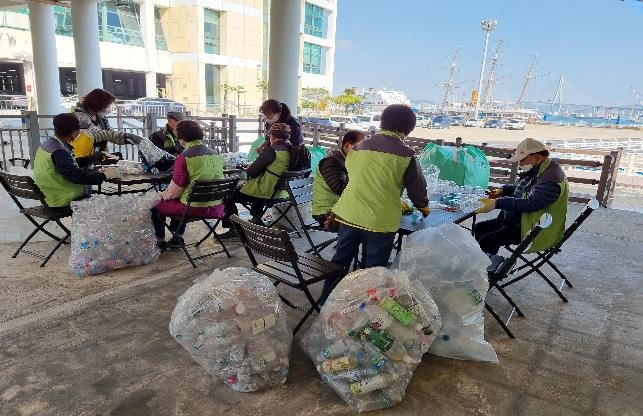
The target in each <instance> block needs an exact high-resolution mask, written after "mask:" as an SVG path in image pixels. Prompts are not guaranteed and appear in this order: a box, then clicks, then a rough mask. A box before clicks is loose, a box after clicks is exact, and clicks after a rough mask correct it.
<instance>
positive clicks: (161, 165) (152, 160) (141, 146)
mask: <svg viewBox="0 0 643 416" xmlns="http://www.w3.org/2000/svg"><path fill="white" fill-rule="evenodd" d="M138 151H139V152H140V154H141V156H142V159H143V161H144V163H145V164H146V165H147V166H148V169H150V170H151V169H152V168H156V169H158V170H160V171H166V170H168V169H171V168H172V167H173V166H174V160H175V159H176V158H175V157H174V156H172V155H171V154H169V153H168V152H166V151H165V150H163V149H159V148H158V147H156V145H155V144H154V143H152V141H150V140H149V139H146V138H144V137H141V141H140V142H139V143H138Z"/></svg>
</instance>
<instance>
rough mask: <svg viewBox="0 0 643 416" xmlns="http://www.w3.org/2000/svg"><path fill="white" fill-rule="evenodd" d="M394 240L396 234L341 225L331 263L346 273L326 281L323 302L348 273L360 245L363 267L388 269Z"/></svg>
mask: <svg viewBox="0 0 643 416" xmlns="http://www.w3.org/2000/svg"><path fill="white" fill-rule="evenodd" d="M394 240H395V233H376V232H373V231H365V230H360V229H359V228H354V227H350V226H348V225H344V224H339V230H338V231H337V249H336V251H335V255H334V256H333V258H332V260H331V261H332V262H333V263H336V264H339V265H340V266H342V267H343V269H344V272H343V274H342V275H341V276H340V277H338V278H335V279H326V280H325V281H324V288H323V290H322V297H323V300H324V301H325V300H326V297H328V294H329V293H330V291H331V290H332V288H333V286H334V285H335V283H338V282H339V281H340V280H341V279H342V278H343V277H344V276H345V275H346V273H348V269H349V268H350V265H351V262H352V261H353V259H354V258H355V256H356V255H357V253H358V251H359V246H360V245H362V251H363V256H362V261H363V264H362V266H363V267H365V268H369V267H378V266H383V267H387V266H388V260H389V257H391V252H392V251H393V241H394ZM364 253H365V254H364Z"/></svg>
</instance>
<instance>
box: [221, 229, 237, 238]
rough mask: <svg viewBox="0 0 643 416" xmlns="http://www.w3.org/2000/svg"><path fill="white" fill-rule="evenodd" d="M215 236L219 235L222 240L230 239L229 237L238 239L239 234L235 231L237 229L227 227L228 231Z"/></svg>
mask: <svg viewBox="0 0 643 416" xmlns="http://www.w3.org/2000/svg"><path fill="white" fill-rule="evenodd" d="M217 237H219V238H220V239H222V240H231V239H238V238H239V234H238V233H237V230H235V229H234V228H228V231H226V232H224V233H221V234H217Z"/></svg>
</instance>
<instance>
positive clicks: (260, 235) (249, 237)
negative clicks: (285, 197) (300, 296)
mask: <svg viewBox="0 0 643 416" xmlns="http://www.w3.org/2000/svg"><path fill="white" fill-rule="evenodd" d="M230 219H231V220H232V221H233V222H234V224H235V226H236V227H237V230H238V232H239V236H240V238H241V242H242V243H243V246H244V248H245V249H246V252H247V253H248V257H249V258H250V261H251V262H252V266H253V270H254V271H256V272H258V273H261V274H263V275H264V276H267V277H269V278H270V279H272V280H273V284H274V285H275V286H277V285H279V284H280V283H283V284H285V285H287V286H290V287H292V288H294V289H297V290H300V291H302V292H304V295H306V298H307V299H308V302H309V303H310V306H309V307H307V308H304V307H301V306H297V305H296V304H294V303H293V302H291V301H290V300H288V299H287V298H285V297H284V296H283V295H281V294H279V297H280V298H281V300H282V301H283V302H284V303H285V304H286V305H288V306H289V307H290V308H293V309H299V310H301V311H304V312H305V313H304V316H303V318H301V320H300V321H299V323H297V326H295V329H293V334H296V333H297V331H298V330H299V328H301V326H302V325H303V324H304V322H306V319H308V317H309V316H310V315H311V314H312V313H313V312H314V311H317V312H319V311H320V306H319V299H315V298H313V295H312V294H311V293H310V290H309V286H311V285H313V284H315V283H318V282H321V281H323V280H325V279H328V278H331V279H336V278H338V277H339V276H340V275H341V273H342V268H341V266H339V265H337V264H334V263H331V262H329V261H326V260H324V259H323V258H321V257H319V256H316V255H309V254H302V255H299V254H297V252H296V251H295V247H294V246H293V244H292V242H291V241H290V237H289V235H288V233H287V232H286V231H284V230H274V229H270V228H267V227H262V226H260V225H256V224H252V223H250V222H247V221H243V220H242V219H241V218H239V217H238V216H236V215H233V216H232V217H231V218H230ZM255 253H257V254H259V255H262V256H264V257H268V258H269V259H272V260H271V261H268V262H266V263H262V264H259V263H258V262H257V259H256V258H255Z"/></svg>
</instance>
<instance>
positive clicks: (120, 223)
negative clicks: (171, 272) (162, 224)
mask: <svg viewBox="0 0 643 416" xmlns="http://www.w3.org/2000/svg"><path fill="white" fill-rule="evenodd" d="M160 198H161V196H160V194H159V193H146V194H144V195H141V194H125V195H122V196H115V195H94V196H92V197H91V198H87V199H83V200H80V201H74V202H72V203H71V208H72V210H73V214H72V225H71V254H70V255H69V267H70V268H71V271H72V273H74V275H75V276H76V277H83V276H87V275H96V274H100V273H105V272H107V271H110V270H115V269H120V268H123V267H131V266H138V265H142V264H149V263H153V262H155V261H156V260H158V258H159V256H160V255H161V252H160V251H159V249H158V247H157V246H156V236H155V234H154V227H153V225H152V217H151V212H150V209H151V208H153V207H154V206H155V205H156V204H157V203H158V202H159V200H160Z"/></svg>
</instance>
